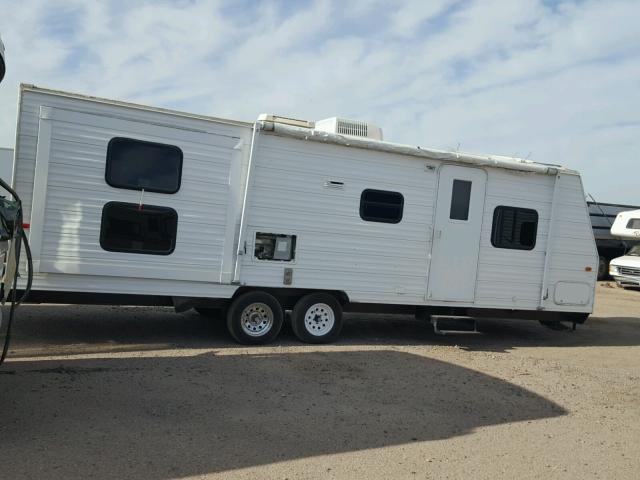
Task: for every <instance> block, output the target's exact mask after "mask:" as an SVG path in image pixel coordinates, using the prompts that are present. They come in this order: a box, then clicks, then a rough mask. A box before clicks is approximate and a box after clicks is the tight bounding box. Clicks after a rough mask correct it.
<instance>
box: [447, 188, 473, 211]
mask: <svg viewBox="0 0 640 480" xmlns="http://www.w3.org/2000/svg"><path fill="white" fill-rule="evenodd" d="M470 201H471V182H469V181H468V180H454V181H453V189H452V191H451V210H450V211H449V218H450V219H451V220H469V202H470Z"/></svg>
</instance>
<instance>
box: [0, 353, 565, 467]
mask: <svg viewBox="0 0 640 480" xmlns="http://www.w3.org/2000/svg"><path fill="white" fill-rule="evenodd" d="M156 353H157V352H156ZM0 389H1V391H2V395H0V412H2V415H3V419H2V422H1V423H0V438H1V439H2V454H3V458H6V459H9V461H6V462H3V467H2V471H3V475H4V476H5V477H6V478H12V479H19V478H114V479H116V478H117V479H121V478H163V479H164V478H166V479H168V478H176V477H183V476H189V475H198V474H206V473H212V472H222V471H228V470H233V469H238V468H243V467H250V466H257V465H264V464H268V463H273V462H280V461H286V460H292V459H299V458H308V457H311V456H316V455H324V454H333V453H341V452H351V451H358V450H362V449H370V448H379V447H385V446H391V445H401V444H406V443H411V442H416V441H418V442H419V441H430V440H441V439H447V438H451V437H455V436H459V435H465V434H468V433H470V432H472V431H474V429H477V428H479V427H483V426H489V425H498V424H503V423H510V422H526V421H533V420H539V419H546V418H554V417H558V416H562V415H565V414H566V413H567V412H566V411H565V410H564V409H563V408H562V407H560V406H559V405H557V404H555V403H553V402H551V401H549V400H547V399H545V398H543V397H541V396H539V395H538V394H535V393H533V392H531V391H529V390H526V389H524V388H522V387H519V386H516V385H514V384H511V383H509V382H505V381H504V380H501V379H497V378H494V377H492V376H489V375H486V374H483V373H481V372H477V371H474V370H470V369H466V368H463V367H460V366H457V365H454V364H450V363H446V362H442V361H438V360H434V359H431V358H427V357H423V356H420V355H415V354H411V353H406V352H398V351H391V350H377V351H347V352H340V351H331V352H326V351H325V352H302V353H270V354H264V353H260V354H246V353H245V354H238V353H237V352H236V353H234V352H231V351H225V350H221V351H218V352H217V353H206V354H197V355H193V356H177V357H176V356H174V357H171V356H159V357H158V356H146V357H139V356H134V355H129V356H124V357H123V358H109V359H83V360H72V359H64V360H45V359H42V360H27V361H14V362H9V363H8V364H6V365H5V366H4V367H3V371H2V374H0ZM470 398H473V401H469V400H470ZM452 412H455V414H454V415H452Z"/></svg>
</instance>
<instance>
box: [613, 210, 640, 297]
mask: <svg viewBox="0 0 640 480" xmlns="http://www.w3.org/2000/svg"><path fill="white" fill-rule="evenodd" d="M611 234H612V235H615V236H617V237H621V238H627V239H631V240H640V210H632V211H630V212H621V213H619V214H618V216H617V217H616V220H615V221H614V222H613V225H612V227H611ZM609 275H611V276H612V277H613V279H614V280H615V281H616V283H617V284H618V285H620V286H621V287H640V245H634V246H633V247H631V249H630V250H629V251H628V252H627V253H626V254H625V255H624V256H622V257H618V258H614V259H613V260H611V263H610V264H609Z"/></svg>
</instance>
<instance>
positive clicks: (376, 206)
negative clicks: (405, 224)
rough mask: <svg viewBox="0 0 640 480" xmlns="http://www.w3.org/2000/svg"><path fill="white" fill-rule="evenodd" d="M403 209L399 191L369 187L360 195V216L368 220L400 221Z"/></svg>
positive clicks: (402, 200)
mask: <svg viewBox="0 0 640 480" xmlns="http://www.w3.org/2000/svg"><path fill="white" fill-rule="evenodd" d="M403 209H404V197H403V196H402V194H401V193H399V192H389V191H386V190H371V189H367V190H365V191H363V192H362V195H361V196H360V218H362V219H363V220H365V221H367V222H382V223H399V222H400V221H401V220H402V211H403Z"/></svg>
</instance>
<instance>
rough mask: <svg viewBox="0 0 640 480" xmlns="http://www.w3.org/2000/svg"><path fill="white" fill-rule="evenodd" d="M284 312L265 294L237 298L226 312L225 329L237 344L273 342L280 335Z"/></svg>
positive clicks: (252, 294)
mask: <svg viewBox="0 0 640 480" xmlns="http://www.w3.org/2000/svg"><path fill="white" fill-rule="evenodd" d="M283 320H284V311H283V310H282V305H280V302H278V300H277V299H276V298H275V297H274V296H273V295H271V294H269V293H266V292H260V291H255V292H247V293H244V294H242V295H240V296H238V297H237V298H236V299H235V300H233V302H231V305H230V306H229V310H228V311H227V328H228V329H229V333H230V334H231V336H232V337H233V338H234V339H235V340H236V341H237V342H239V343H244V344H246V345H260V344H264V343H269V342H272V341H273V340H275V338H276V337H277V336H278V334H279V333H280V329H281V328H282V323H283Z"/></svg>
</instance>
